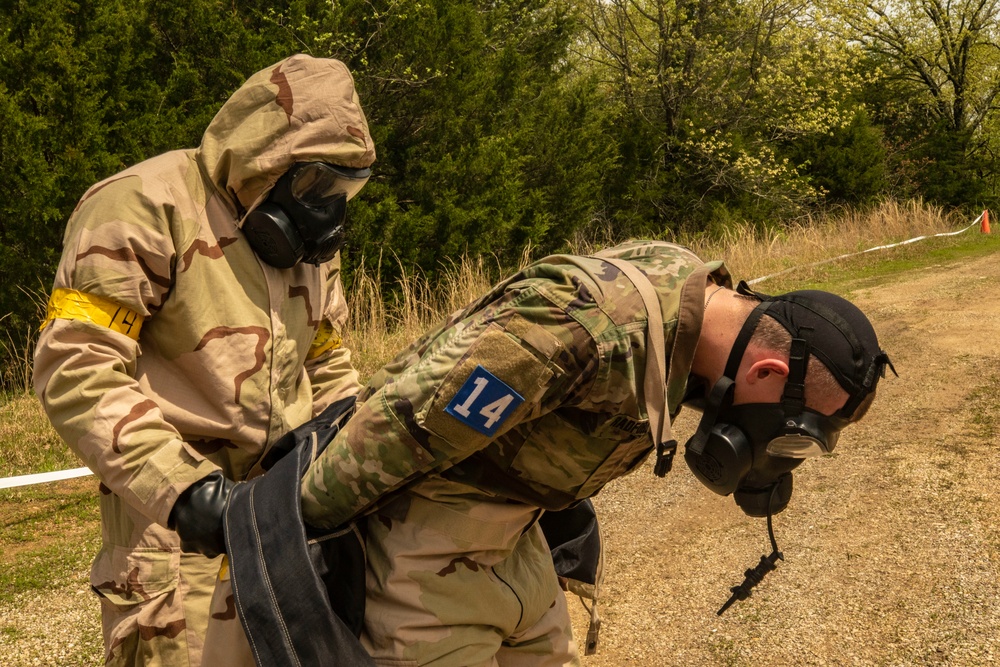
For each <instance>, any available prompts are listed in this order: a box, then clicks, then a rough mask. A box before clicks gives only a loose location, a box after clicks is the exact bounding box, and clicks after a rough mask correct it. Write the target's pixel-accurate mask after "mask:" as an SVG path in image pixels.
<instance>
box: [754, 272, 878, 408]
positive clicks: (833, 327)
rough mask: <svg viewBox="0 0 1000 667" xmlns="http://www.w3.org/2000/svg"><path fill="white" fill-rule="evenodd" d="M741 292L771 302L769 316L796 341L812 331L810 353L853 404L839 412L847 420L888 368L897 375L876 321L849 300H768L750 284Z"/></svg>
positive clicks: (810, 296) (800, 294)
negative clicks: (806, 331)
mask: <svg viewBox="0 0 1000 667" xmlns="http://www.w3.org/2000/svg"><path fill="white" fill-rule="evenodd" d="M737 291H738V292H739V293H740V294H746V295H750V296H754V297H756V298H758V299H760V300H761V301H763V302H769V305H768V307H767V310H766V311H765V313H764V314H766V315H769V316H770V317H772V318H774V319H775V320H776V321H777V322H778V323H779V324H781V326H783V327H784V328H785V329H787V330H788V332H789V333H790V334H791V335H792V337H793V338H801V337H802V335H803V333H802V331H803V330H811V333H810V334H809V340H810V346H809V347H810V350H809V351H810V352H811V353H812V354H813V355H814V356H816V357H817V358H818V359H819V360H820V361H821V362H823V365H824V366H826V367H827V368H828V369H829V370H830V373H832V374H833V376H834V377H835V378H836V379H837V383H838V384H840V386H841V387H843V388H844V390H845V391H846V392H847V393H848V394H849V398H848V399H847V403H845V404H844V407H843V408H841V409H840V410H839V411H838V414H840V415H841V416H844V417H848V418H849V417H850V416H851V415H853V414H854V411H855V410H856V409H857V407H858V405H859V404H860V403H861V402H862V401H863V400H864V399H865V397H867V396H868V395H869V394H870V393H872V392H873V391H875V387H876V385H877V384H878V381H879V378H881V377H884V376H885V369H886V366H888V367H889V368H890V369H892V372H893V373H896V369H895V368H893V367H892V362H891V361H890V360H889V355H887V354H886V353H885V352H884V351H883V350H882V348H881V347H880V346H879V343H878V337H877V336H876V335H875V329H874V327H872V324H871V322H870V321H868V318H867V317H866V316H865V314H864V313H863V312H861V310H860V309H859V308H858V307H857V306H855V305H854V304H853V303H851V302H850V301H848V300H847V299H844V298H843V297H840V296H837V295H836V294H832V293H830V292H822V291H819V290H799V291H796V292H788V293H787V294H779V295H776V296H768V295H766V294H760V293H757V292H754V291H752V290H751V289H750V288H749V287H748V286H747V284H746V283H745V282H741V283H740V284H739V286H738V287H737Z"/></svg>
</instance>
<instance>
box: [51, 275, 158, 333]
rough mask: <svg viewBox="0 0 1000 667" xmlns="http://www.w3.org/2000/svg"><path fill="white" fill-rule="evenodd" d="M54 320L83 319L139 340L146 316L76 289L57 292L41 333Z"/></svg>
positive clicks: (53, 295) (61, 289)
mask: <svg viewBox="0 0 1000 667" xmlns="http://www.w3.org/2000/svg"><path fill="white" fill-rule="evenodd" d="M52 320H81V321H83V322H91V323H93V324H96V325H98V326H101V327H105V328H107V329H111V330H112V331H117V332H118V333H120V334H125V335H126V336H128V337H129V338H131V339H132V340H139V330H140V329H141V328H142V321H143V317H142V315H140V314H139V313H137V312H135V311H134V310H131V309H129V308H126V307H125V306H123V305H121V304H119V303H115V302H114V301H111V300H110V299H105V298H104V297H101V296H97V295H96V294H86V293H84V292H78V291H76V290H72V289H65V288H59V289H56V290H53V292H52V296H51V297H49V305H48V308H47V309H46V312H45V321H44V322H42V326H41V327H39V331H40V330H42V329H44V328H45V327H46V326H48V324H49V322H51V321H52Z"/></svg>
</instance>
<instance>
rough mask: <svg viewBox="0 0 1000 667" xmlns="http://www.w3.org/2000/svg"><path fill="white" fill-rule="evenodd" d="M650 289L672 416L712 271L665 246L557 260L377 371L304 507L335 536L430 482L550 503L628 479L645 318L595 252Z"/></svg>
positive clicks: (530, 270)
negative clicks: (640, 277)
mask: <svg viewBox="0 0 1000 667" xmlns="http://www.w3.org/2000/svg"><path fill="white" fill-rule="evenodd" d="M602 256H603V257H617V258H622V259H625V260H628V261H629V262H631V263H633V264H634V265H635V266H637V267H638V268H639V269H640V270H642V271H643V272H644V273H645V274H646V275H647V277H648V278H649V280H650V281H651V282H652V283H653V285H654V287H655V289H656V292H657V295H658V297H659V299H660V305H661V310H662V313H663V320H664V334H665V340H666V350H667V352H666V353H667V356H668V359H669V365H668V374H667V392H666V394H667V407H668V412H669V414H670V415H671V416H674V415H676V413H677V412H678V410H679V409H680V404H681V401H682V399H683V395H684V390H685V386H686V383H687V377H688V374H689V372H690V368H691V363H692V360H693V355H694V350H695V346H696V343H697V341H698V336H699V333H700V329H701V318H702V312H703V298H704V291H705V285H706V283H707V280H706V279H708V278H709V277H710V278H711V280H713V281H714V282H716V283H718V284H725V285H729V284H730V282H731V281H730V278H729V275H728V272H727V271H726V270H725V268H724V267H723V266H722V264H721V263H719V262H716V263H710V264H703V263H702V262H701V260H699V259H698V258H697V257H696V256H695V255H694V254H692V253H691V252H690V251H688V250H686V249H684V248H681V247H679V246H675V245H671V244H667V243H661V242H633V243H629V244H625V245H622V246H618V247H616V248H612V249H609V250H606V251H604V252H602V253H599V254H598V255H597V256H595V257H577V256H558V255H557V256H552V257H548V258H545V259H543V260H541V261H539V262H537V263H535V264H533V265H531V266H529V267H527V268H526V269H524V270H523V271H521V272H520V273H519V274H517V275H516V276H514V277H512V278H511V279H509V280H507V281H505V282H504V283H502V284H500V285H499V286H497V287H496V288H494V289H493V290H492V291H491V292H490V293H489V294H488V295H486V296H485V297H484V298H482V299H480V300H479V301H478V302H477V303H475V304H473V305H472V306H470V307H468V308H466V309H464V310H462V311H460V312H458V313H456V314H454V315H452V316H451V317H450V318H448V321H446V322H445V323H444V324H443V325H442V326H441V327H439V328H438V329H436V330H434V331H432V332H430V333H428V334H427V335H425V336H424V337H422V338H421V339H420V340H418V341H417V342H415V343H414V344H413V345H412V346H410V347H409V349H407V350H406V351H405V352H403V353H402V354H400V355H399V356H398V357H397V358H396V360H395V361H393V362H392V363H390V364H389V365H387V366H386V367H385V368H384V369H383V370H382V371H380V372H379V374H377V375H376V376H375V377H374V378H373V379H372V381H371V382H370V383H369V385H368V386H367V388H366V389H365V390H364V391H363V392H362V395H361V396H360V398H359V401H361V404H360V407H359V408H358V412H357V414H356V415H355V416H354V417H353V418H352V419H351V420H350V422H348V424H347V425H346V426H345V428H344V429H343V430H342V431H341V432H340V434H339V435H338V436H337V438H336V439H335V440H334V441H333V443H331V445H330V446H329V447H328V448H327V450H326V451H325V452H324V453H323V454H322V456H321V457H320V458H319V459H318V460H317V461H316V462H315V463H314V464H313V466H312V467H311V468H310V471H309V473H308V474H307V476H306V477H305V479H304V480H303V512H304V516H305V517H306V520H307V521H308V522H309V523H312V524H313V525H316V526H322V527H333V526H336V525H338V524H340V523H342V522H343V521H345V520H347V519H349V518H351V517H353V516H356V515H358V514H359V513H362V512H364V511H366V510H367V509H369V508H370V506H371V505H372V504H373V503H375V502H376V501H378V500H379V499H380V498H382V497H383V496H385V495H387V494H389V493H391V492H393V491H394V490H397V489H400V488H402V487H404V486H406V485H408V484H410V483H412V482H414V480H416V479H418V478H420V477H422V476H426V475H429V474H434V475H437V476H439V477H441V478H443V479H446V480H450V481H453V482H456V483H459V484H461V485H466V486H471V487H474V488H476V489H479V490H481V491H483V492H485V493H486V494H489V495H494V496H499V497H501V498H505V499H510V500H514V501H519V502H521V503H524V504H526V505H530V506H534V507H540V508H543V509H548V510H558V509H563V508H565V507H568V506H569V505H571V504H572V503H574V502H575V501H577V500H579V499H583V498H588V497H590V496H593V495H595V494H596V493H597V492H598V491H600V490H601V488H602V487H603V486H604V485H605V484H607V483H608V482H609V481H611V480H612V479H615V478H616V477H620V476H621V475H624V474H625V473H627V472H629V471H631V470H633V469H634V468H635V467H636V466H638V465H639V464H640V463H641V462H642V461H643V460H644V459H645V458H646V457H647V455H648V454H649V452H650V451H651V448H652V440H651V437H650V433H649V430H650V429H649V422H648V416H647V413H646V408H645V404H644V396H643V389H642V387H643V379H644V374H645V363H646V359H645V357H646V352H645V350H646V312H645V308H644V307H643V304H642V300H641V298H640V296H639V294H638V292H637V291H636V289H635V287H634V285H633V284H632V283H631V282H630V281H629V280H628V279H627V278H626V277H625V276H624V275H623V274H622V273H621V272H620V271H619V270H618V269H617V268H615V267H614V266H612V265H610V264H608V263H606V262H603V261H602V260H601V257H602Z"/></svg>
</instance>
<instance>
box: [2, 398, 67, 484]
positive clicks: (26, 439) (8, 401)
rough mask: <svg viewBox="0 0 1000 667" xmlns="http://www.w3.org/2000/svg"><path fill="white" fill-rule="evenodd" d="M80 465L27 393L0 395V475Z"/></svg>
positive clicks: (37, 404) (61, 468)
mask: <svg viewBox="0 0 1000 667" xmlns="http://www.w3.org/2000/svg"><path fill="white" fill-rule="evenodd" d="M79 465H80V463H79V459H77V458H76V455H74V454H73V453H72V452H71V451H70V450H69V448H68V447H67V446H66V444H65V443H64V442H63V441H62V440H61V439H60V438H59V436H58V435H56V433H55V431H54V430H52V426H51V425H50V424H49V421H48V418H47V417H46V416H45V413H44V412H42V409H41V405H39V403H38V399H36V398H35V397H34V396H33V395H31V394H27V393H24V394H16V395H10V396H7V397H6V398H0V477H10V476H13V475H21V474H27V473H35V472H47V471H50V470H63V469H65V468H75V467H78V466H79Z"/></svg>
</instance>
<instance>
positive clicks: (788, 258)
mask: <svg viewBox="0 0 1000 667" xmlns="http://www.w3.org/2000/svg"><path fill="white" fill-rule="evenodd" d="M970 222H971V220H966V219H965V218H964V217H962V216H961V215H959V214H956V213H945V212H944V211H943V210H942V209H941V208H940V207H937V206H931V205H928V204H924V203H923V202H921V201H911V202H907V203H899V202H895V201H886V202H883V203H881V204H880V205H878V206H876V207H875V208H872V209H869V210H866V211H855V210H843V211H839V212H836V213H830V214H825V215H821V216H809V217H807V218H804V219H802V220H800V221H798V222H795V223H792V224H789V225H784V226H781V227H775V228H771V229H766V230H760V229H757V228H754V227H753V226H751V225H735V226H732V227H727V228H726V229H725V230H723V231H722V232H721V233H719V234H718V235H716V236H714V237H712V236H699V237H694V238H691V239H686V240H685V239H681V240H680V242H681V243H683V244H684V245H687V246H689V247H690V248H691V249H692V250H694V251H695V253H696V254H698V256H700V257H702V258H705V259H712V258H722V259H725V260H726V265H727V266H728V267H729V270H730V271H731V272H732V273H733V275H736V276H739V277H741V278H748V279H749V278H751V277H760V276H766V275H770V274H773V273H777V272H779V271H783V270H785V269H788V268H792V267H795V266H802V265H805V264H811V263H813V262H820V261H823V260H826V259H829V258H832V257H837V256H839V255H842V254H847V253H853V252H861V251H863V250H867V249H868V248H872V247H875V246H878V245H882V244H887V243H892V242H898V241H903V240H906V239H909V238H913V237H916V236H922V235H930V234H937V233H940V232H948V231H954V230H956V229H960V228H961V227H964V226H965V225H968V224H969V223H970ZM876 261H877V260H876Z"/></svg>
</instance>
